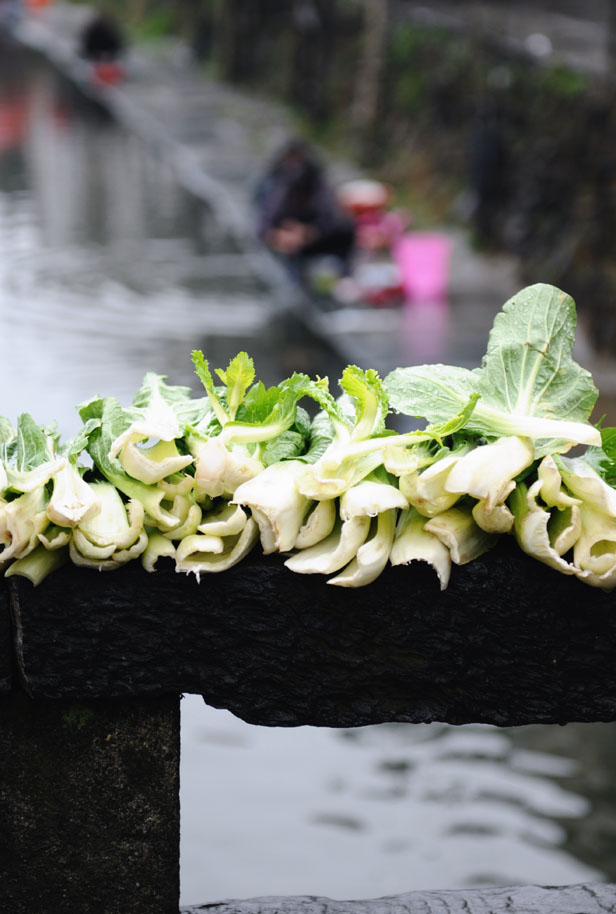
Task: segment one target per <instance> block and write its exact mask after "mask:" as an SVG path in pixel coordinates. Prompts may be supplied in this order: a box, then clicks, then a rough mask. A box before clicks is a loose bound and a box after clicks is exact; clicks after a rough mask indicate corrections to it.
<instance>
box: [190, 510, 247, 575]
mask: <svg viewBox="0 0 616 914" xmlns="http://www.w3.org/2000/svg"><path fill="white" fill-rule="evenodd" d="M258 537H259V528H258V527H257V524H256V523H255V521H254V520H253V519H252V518H251V517H249V518H247V519H246V523H245V525H244V528H243V529H242V531H241V533H239V534H236V535H233V536H224V537H217V536H210V535H204V534H199V533H198V534H196V535H195V536H189V537H186V539H184V540H182V542H181V543H180V544H179V546H178V548H177V552H176V571H183V572H186V573H187V574H188V573H191V572H192V573H193V574H196V575H199V574H201V573H206V572H220V571H226V570H227V569H228V568H231V567H232V566H233V565H236V564H237V563H238V562H240V561H241V560H242V559H243V558H244V556H245V555H247V554H248V553H249V552H250V550H251V549H252V547H253V546H254V544H255V543H256V541H257V539H258ZM216 541H218V542H216Z"/></svg>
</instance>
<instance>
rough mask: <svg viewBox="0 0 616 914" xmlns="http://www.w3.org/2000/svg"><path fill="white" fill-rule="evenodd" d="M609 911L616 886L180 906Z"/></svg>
mask: <svg viewBox="0 0 616 914" xmlns="http://www.w3.org/2000/svg"><path fill="white" fill-rule="evenodd" d="M204 912H207V914H501V912H502V914H612V912H616V886H615V885H571V886H557V887H551V888H540V887H539V886H533V885H529V886H515V887H512V888H496V889H472V890H471V889H469V890H466V891H462V892H410V893H409V894H407V895H396V896H391V897H388V898H375V899H373V900H368V901H333V900H332V899H331V898H321V897H316V896H308V895H302V896H300V895H298V896H288V897H280V898H269V897H268V898H250V899H247V900H245V901H219V902H214V903H212V904H204V905H201V906H196V907H194V906H193V907H188V908H182V909H181V914H204Z"/></svg>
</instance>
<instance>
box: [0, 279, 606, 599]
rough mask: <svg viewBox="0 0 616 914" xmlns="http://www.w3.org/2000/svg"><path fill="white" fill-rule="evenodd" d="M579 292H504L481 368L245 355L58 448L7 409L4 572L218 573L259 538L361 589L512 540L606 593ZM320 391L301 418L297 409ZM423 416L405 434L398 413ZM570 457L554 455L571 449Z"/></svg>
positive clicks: (200, 370)
mask: <svg viewBox="0 0 616 914" xmlns="http://www.w3.org/2000/svg"><path fill="white" fill-rule="evenodd" d="M575 327H576V315H575V305H574V303H573V300H572V299H571V298H570V297H569V296H567V295H565V293H563V292H561V291H559V290H558V289H555V288H553V287H552V286H548V285H542V284H540V285H535V286H531V287H529V288H527V289H524V290H522V291H521V292H520V293H519V294H518V295H516V296H514V297H513V298H512V299H510V300H509V301H508V302H507V303H506V304H505V306H504V307H503V310H502V312H501V313H500V314H499V315H498V316H497V317H496V320H495V322H494V327H493V329H492V331H491V333H490V337H489V344H488V350H487V353H486V355H485V356H484V359H483V362H482V365H481V367H480V368H477V369H475V370H473V371H470V370H467V369H464V368H459V367H453V366H447V365H421V366H415V367H410V368H398V369H396V370H395V371H393V372H392V373H391V374H389V375H388V377H387V378H386V379H385V381H384V382H383V381H381V379H380V378H379V377H378V375H377V373H376V372H375V371H373V370H367V371H362V370H361V369H359V368H357V367H356V366H353V365H350V366H349V367H347V368H346V369H345V371H344V372H343V375H342V378H341V379H340V387H341V389H342V396H340V397H339V398H338V399H335V398H334V397H333V396H332V394H331V393H330V392H329V389H328V383H327V379H317V380H312V379H311V378H310V377H308V376H307V375H304V374H294V375H293V376H292V377H290V378H287V379H286V380H284V381H282V382H281V383H280V384H279V385H278V386H276V387H271V388H266V387H265V386H264V385H263V384H262V383H261V382H255V372H254V367H253V363H252V359H250V358H249V357H248V355H246V353H244V352H240V353H239V354H238V355H237V356H236V357H235V358H234V359H233V360H232V361H231V363H230V364H229V366H228V368H227V369H226V371H222V370H220V369H219V370H217V371H216V372H215V374H216V375H217V377H218V380H219V381H220V383H219V384H217V383H215V381H214V378H213V376H212V374H211V372H210V368H209V366H208V363H207V361H206V360H205V359H204V357H203V354H202V353H201V352H198V351H196V352H194V353H193V361H194V365H195V370H196V373H197V375H198V377H199V378H200V379H201V381H202V382H203V385H204V387H205V396H204V397H202V398H200V399H195V398H193V397H192V396H191V392H190V390H189V388H186V387H177V386H176V387H174V386H170V385H168V384H167V383H166V382H165V379H164V377H162V376H159V375H156V374H153V373H148V374H146V376H145V378H144V380H143V384H142V386H141V387H140V389H139V390H138V391H137V393H136V395H135V398H134V400H133V403H132V405H131V406H128V407H123V406H121V405H120V403H119V402H118V401H117V400H115V399H114V398H112V397H104V398H101V397H95V398H94V399H92V400H89V401H88V402H86V403H83V404H81V405H80V406H79V407H78V411H79V415H80V417H81V420H82V427H81V429H80V430H79V433H78V434H77V436H76V437H75V438H73V439H72V440H71V441H69V442H68V443H65V444H61V443H60V441H59V439H58V436H57V434H56V433H55V432H54V430H53V428H43V427H41V426H39V425H37V424H36V422H35V421H34V420H33V419H32V417H31V416H30V415H29V414H23V415H21V416H20V417H19V419H18V421H17V427H16V428H13V426H12V425H11V423H10V422H9V421H8V420H7V419H0V568H4V569H5V574H6V575H7V576H9V575H13V574H20V575H25V576H26V577H27V578H29V579H30V580H31V581H32V582H33V583H34V584H38V583H39V582H40V581H42V580H43V578H44V577H45V576H46V575H47V574H49V573H50V572H51V571H53V570H54V569H55V568H57V567H59V566H60V565H62V564H63V563H64V562H66V561H67V560H70V561H72V562H74V563H75V564H76V565H83V566H89V567H92V568H98V569H99V570H112V569H115V568H119V567H120V566H121V565H123V564H125V563H126V562H129V561H131V560H133V559H137V558H139V559H140V560H141V562H142V564H143V566H144V568H145V569H146V570H147V571H154V570H155V567H156V563H157V561H158V559H159V558H161V557H168V558H171V559H173V561H174V562H175V567H176V569H177V571H180V572H193V573H195V574H197V575H200V574H201V573H206V572H217V571H224V570H225V569H227V568H230V567H231V566H232V565H234V564H235V563H236V562H239V561H240V560H241V559H242V558H243V556H245V555H246V554H247V552H248V551H249V550H250V549H252V548H253V546H255V545H256V543H257V541H258V540H260V542H261V547H262V550H263V552H264V553H272V552H283V553H287V554H288V558H287V560H286V565H287V567H288V568H289V569H291V571H295V572H298V573H300V574H323V575H333V577H330V578H329V579H328V583H329V584H335V585H338V586H341V587H359V586H361V585H364V584H368V583H370V582H371V581H374V580H375V579H376V578H377V577H378V575H379V574H380V573H381V572H382V571H383V569H384V568H385V567H386V565H387V563H388V562H391V564H393V565H405V564H409V563H411V562H414V561H422V562H428V563H429V564H430V565H432V567H433V568H434V569H435V571H436V573H437V575H438V577H439V579H440V585H441V588H442V589H444V588H445V587H446V586H447V583H448V581H449V577H450V572H451V564H452V562H453V563H455V564H464V563H465V562H470V561H472V560H473V559H474V558H476V557H477V556H479V555H481V554H482V553H484V552H485V551H486V550H488V549H489V548H490V547H491V546H493V545H494V543H495V542H496V541H497V539H498V538H499V537H500V536H502V535H504V534H509V535H513V536H514V537H515V538H516V540H517V542H518V543H519V545H520V547H521V548H522V549H523V550H524V551H525V552H527V553H528V554H529V555H532V556H534V557H535V558H537V559H539V560H540V561H542V562H545V563H546V564H547V565H550V566H551V567H553V568H555V569H557V570H559V571H561V572H563V573H564V574H570V575H575V576H576V577H578V578H579V579H580V580H582V581H585V582H586V583H587V584H591V585H593V586H598V587H602V588H604V589H606V590H607V589H610V588H612V587H614V586H616V429H602V430H599V429H598V428H597V427H595V426H593V425H592V424H590V422H589V418H590V414H591V411H592V409H593V406H594V403H595V400H596V397H597V391H596V389H595V387H594V385H593V382H592V378H591V376H590V374H589V373H588V372H587V371H585V370H584V369H583V368H581V367H580V366H579V365H577V364H576V363H575V362H574V361H573V358H572V349H573V342H574V336H575ZM300 400H304V401H305V402H306V403H310V402H311V403H312V404H313V413H314V415H313V417H312V418H310V416H309V414H308V412H307V411H306V410H305V409H304V408H303V406H300V405H299V404H300ZM392 408H393V409H394V410H396V411H398V412H400V413H404V414H406V415H409V416H414V417H420V418H423V419H425V420H427V423H428V424H427V425H426V427H425V428H423V429H421V430H418V431H412V432H407V433H405V434H398V433H396V432H394V431H393V430H391V429H388V428H387V427H386V418H387V415H388V413H389V412H390V411H391V409H392ZM577 445H583V446H584V447H583V449H580V448H577V450H578V451H580V450H583V453H582V454H581V455H578V456H573V457H571V456H570V457H565V456H563V455H564V454H565V453H567V452H568V451H570V450H571V449H572V447H574V446H577Z"/></svg>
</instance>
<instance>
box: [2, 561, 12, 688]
mask: <svg viewBox="0 0 616 914" xmlns="http://www.w3.org/2000/svg"><path fill="white" fill-rule="evenodd" d="M12 679H13V645H12V630H11V613H10V606H9V592H8V588H7V582H6V581H5V580H4V578H1V577H0V695H3V694H4V693H6V692H10V691H11V687H12Z"/></svg>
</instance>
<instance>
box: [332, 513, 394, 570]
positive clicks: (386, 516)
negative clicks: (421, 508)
mask: <svg viewBox="0 0 616 914" xmlns="http://www.w3.org/2000/svg"><path fill="white" fill-rule="evenodd" d="M396 514H397V512H396V509H395V508H391V509H389V510H387V511H382V512H380V513H379V515H378V517H377V518H376V520H373V521H372V528H373V534H372V536H370V537H369V539H368V540H367V541H366V542H365V543H363V545H361V546H360V547H359V549H358V550H357V555H356V556H355V558H354V559H353V560H352V561H351V562H350V563H349V564H348V565H347V567H346V568H345V569H344V570H343V571H342V572H341V573H340V574H338V575H336V577H335V578H330V580H329V581H328V582H327V583H328V584H335V585H337V586H338V587H363V586H364V585H365V584H371V583H372V581H375V580H376V579H377V578H378V576H379V575H380V574H381V572H382V571H383V569H384V568H385V566H386V565H387V561H388V559H389V556H390V553H391V547H392V543H393V541H394V533H395V529H396Z"/></svg>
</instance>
